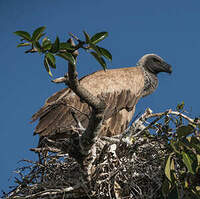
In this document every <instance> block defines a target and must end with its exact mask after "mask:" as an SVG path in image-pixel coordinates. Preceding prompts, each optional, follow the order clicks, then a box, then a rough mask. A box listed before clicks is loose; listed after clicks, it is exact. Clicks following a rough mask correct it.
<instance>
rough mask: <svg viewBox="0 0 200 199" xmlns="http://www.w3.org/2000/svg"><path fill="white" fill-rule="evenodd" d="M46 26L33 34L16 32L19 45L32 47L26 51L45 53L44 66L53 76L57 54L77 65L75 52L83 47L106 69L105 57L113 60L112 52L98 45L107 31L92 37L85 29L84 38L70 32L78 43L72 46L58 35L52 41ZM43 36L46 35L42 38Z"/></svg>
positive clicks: (106, 34)
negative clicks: (81, 38) (46, 31)
mask: <svg viewBox="0 0 200 199" xmlns="http://www.w3.org/2000/svg"><path fill="white" fill-rule="evenodd" d="M45 29H46V27H45V26H42V27H39V28H37V29H36V30H34V31H33V33H32V35H31V34H30V33H28V32H26V31H21V30H20V31H16V32H14V34H16V35H17V36H20V37H21V39H20V43H19V44H18V45H17V47H27V46H29V47H31V48H30V49H28V50H26V51H25V53H35V52H38V53H40V54H44V61H43V63H44V66H45V69H46V71H47V72H48V73H49V75H50V76H52V72H51V68H52V69H55V68H56V56H57V57H61V58H63V59H65V60H67V61H69V62H70V64H73V65H75V64H76V60H75V58H74V56H73V53H74V52H75V51H76V50H78V49H83V50H85V51H86V52H88V53H89V54H91V55H92V56H93V57H94V58H95V59H96V61H97V62H98V63H99V64H100V65H101V66H102V67H103V69H104V70H106V68H107V64H106V61H105V59H104V58H106V59H107V60H109V61H112V55H111V53H110V52H109V51H108V50H107V49H105V48H102V47H100V46H98V45H96V44H97V43H99V42H101V41H102V40H104V39H105V38H106V37H107V36H108V33H107V32H100V33H96V34H94V35H93V36H92V37H90V35H89V34H88V33H87V32H86V31H83V34H84V37H85V39H84V40H80V39H79V38H78V37H77V36H75V35H73V34H72V33H69V35H70V36H72V37H73V38H74V39H75V40H76V41H77V44H76V45H75V46H72V45H71V44H70V43H69V42H67V41H66V42H61V41H60V39H59V37H58V36H57V37H56V39H55V41H54V42H52V41H51V40H50V39H49V38H48V37H44V36H45V34H46V33H44V31H45ZM42 37H44V38H43V39H42Z"/></svg>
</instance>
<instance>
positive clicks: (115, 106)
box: [32, 54, 172, 139]
mask: <svg viewBox="0 0 200 199" xmlns="http://www.w3.org/2000/svg"><path fill="white" fill-rule="evenodd" d="M160 72H166V73H171V72H172V67H171V66H170V65H169V64H168V63H166V62H165V61H164V60H163V59H162V58H161V57H159V56H158V55H156V54H146V55H144V56H143V57H142V58H141V59H140V60H139V61H138V63H137V65H136V66H135V67H127V68H118V69H110V70H106V71H104V70H101V71H97V72H94V73H92V74H90V75H88V76H85V77H83V78H82V79H80V80H79V82H80V85H82V86H83V87H85V88H86V89H87V90H88V91H90V92H91V93H92V94H93V95H94V96H97V97H99V98H100V99H103V100H104V101H105V103H106V109H105V112H104V121H103V124H102V127H101V129H100V136H114V135H117V134H120V133H122V132H123V131H124V130H126V129H127V127H128V125H129V122H130V121H131V119H132V117H133V115H134V112H135V106H136V104H137V102H138V100H139V99H140V98H142V97H145V96H147V95H149V94H151V93H152V92H154V91H155V89H156V88H157V86H158V77H157V74H158V73H160ZM72 112H73V113H74V114H75V116H76V118H77V119H78V120H79V121H80V122H81V124H82V126H83V127H84V128H86V127H87V125H88V121H89V118H90V115H91V107H89V106H88V104H86V103H84V102H83V101H82V100H80V98H79V97H78V96H77V95H76V94H75V93H74V92H73V91H72V90H71V89H70V88H64V89H62V90H60V91H58V92H56V93H55V94H53V95H52V96H51V97H49V98H48V99H47V100H46V102H45V104H44V106H43V107H42V108H41V109H40V110H39V111H38V112H36V113H35V114H34V115H33V116H32V122H34V121H36V120H38V119H39V122H38V124H37V126H36V128H35V132H34V134H39V135H40V138H42V137H52V138H54V139H57V138H63V137H65V136H66V137H67V134H69V133H70V131H71V130H72V129H74V128H78V125H77V121H75V119H74V117H73V116H72Z"/></svg>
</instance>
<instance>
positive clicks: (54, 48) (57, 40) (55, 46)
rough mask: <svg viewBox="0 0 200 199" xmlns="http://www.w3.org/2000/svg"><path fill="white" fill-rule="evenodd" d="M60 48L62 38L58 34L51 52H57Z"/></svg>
mask: <svg viewBox="0 0 200 199" xmlns="http://www.w3.org/2000/svg"><path fill="white" fill-rule="evenodd" d="M59 48H60V40H59V37H58V36H57V37H56V40H55V42H54V43H53V44H52V48H51V52H53V53H57V52H58V51H59Z"/></svg>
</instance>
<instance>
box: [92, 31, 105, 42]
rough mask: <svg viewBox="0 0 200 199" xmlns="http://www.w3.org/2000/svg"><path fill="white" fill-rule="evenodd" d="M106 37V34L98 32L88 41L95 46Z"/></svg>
mask: <svg viewBox="0 0 200 199" xmlns="http://www.w3.org/2000/svg"><path fill="white" fill-rule="evenodd" d="M107 36H108V33H107V32H99V33H97V34H95V35H94V36H92V38H91V40H90V41H91V42H92V43H93V44H96V43H98V42H100V41H102V40H103V39H105V38H106V37H107Z"/></svg>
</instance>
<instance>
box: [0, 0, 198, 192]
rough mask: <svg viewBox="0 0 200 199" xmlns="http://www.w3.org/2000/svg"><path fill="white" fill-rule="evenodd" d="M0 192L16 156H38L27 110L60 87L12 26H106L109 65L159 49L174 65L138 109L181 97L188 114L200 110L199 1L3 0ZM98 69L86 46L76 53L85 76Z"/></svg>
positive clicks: (62, 32) (61, 68)
mask: <svg viewBox="0 0 200 199" xmlns="http://www.w3.org/2000/svg"><path fill="white" fill-rule="evenodd" d="M0 13H1V14H0V27H1V31H0V52H1V53H0V58H1V73H0V85H1V95H0V110H1V116H0V118H1V119H0V123H1V135H0V151H1V152H0V153H1V154H0V162H1V164H0V190H2V189H4V190H6V191H7V190H8V185H10V184H11V182H12V181H9V177H10V176H11V175H12V171H13V170H14V169H15V168H16V167H18V166H19V164H18V163H17V162H18V161H19V160H21V159H32V160H36V159H37V157H36V156H35V155H34V154H33V153H32V152H29V148H31V147H34V146H36V145H37V140H38V138H37V137H33V130H34V126H35V125H34V124H33V125H32V124H29V121H30V118H31V115H32V114H33V113H34V112H35V111H37V110H38V108H40V107H41V106H42V105H43V103H44V101H45V99H46V98H47V97H48V96H50V95H52V94H53V93H54V92H56V91H57V90H59V89H61V88H63V87H64V85H54V84H52V83H51V82H50V78H49V76H48V74H47V73H46V71H45V69H44V67H43V65H42V57H41V56H40V55H38V54H24V51H23V49H22V48H19V49H17V48H16V45H17V41H18V37H17V36H15V35H14V34H13V32H14V31H16V30H27V31H33V30H34V29H36V28H37V27H39V26H43V25H45V26H46V27H47V30H46V32H47V33H48V35H49V37H50V38H51V39H55V37H56V35H59V36H60V38H61V39H62V40H66V39H67V38H68V34H67V33H68V32H73V33H74V34H76V35H78V36H79V37H80V38H83V37H82V35H83V34H82V30H86V31H87V32H89V33H90V34H91V35H92V34H94V33H96V32H100V31H107V32H109V37H108V38H106V40H105V41H104V42H102V46H103V47H105V48H107V49H109V50H110V52H111V53H112V55H113V61H112V63H109V65H108V67H109V68H119V67H127V66H134V65H135V64H136V62H137V61H138V59H139V58H140V57H141V56H143V55H144V54H146V53H156V54H158V55H160V56H161V57H163V58H164V59H165V60H166V61H167V62H168V63H169V64H171V65H172V67H173V74H172V75H170V76H169V75H167V74H161V75H159V76H160V77H159V79H160V84H159V88H158V89H157V90H156V92H155V93H153V94H152V95H150V96H148V97H146V98H144V99H142V100H140V102H139V104H138V106H137V108H136V109H137V110H136V113H138V112H141V111H144V109H145V108H146V107H150V108H151V109H152V110H153V111H154V112H157V111H165V110H166V109H169V108H175V107H176V105H177V104H178V103H180V102H181V101H184V102H185V104H186V108H187V110H188V111H190V112H191V113H192V115H193V116H199V115H200V107H199V98H200V93H199V81H200V80H199V74H200V64H199V57H200V1H198V0H196V1H195V0H191V1H186V0H182V1H172V0H168V1H161V0H151V1H147V0H146V1H145V0H140V1H139V0H138V1H136V0H135V1H133V0H126V1H116V0H110V1H108V0H101V1H94V0H85V1H83V0H82V1H81V0H74V1H65V0H59V1H53V0H42V1H39V0H34V1H27V0H18V1H11V0H0ZM66 67H67V65H66V64H65V62H64V61H58V64H57V69H56V71H53V75H54V77H59V76H63V74H64V73H65V72H66ZM99 69H101V67H100V66H99V65H98V63H97V62H95V60H94V59H93V58H92V57H91V56H89V55H88V56H87V55H86V54H85V53H84V52H82V53H81V55H80V57H79V64H78V72H79V76H80V77H82V76H84V75H86V74H89V73H91V72H94V71H96V70H99Z"/></svg>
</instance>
